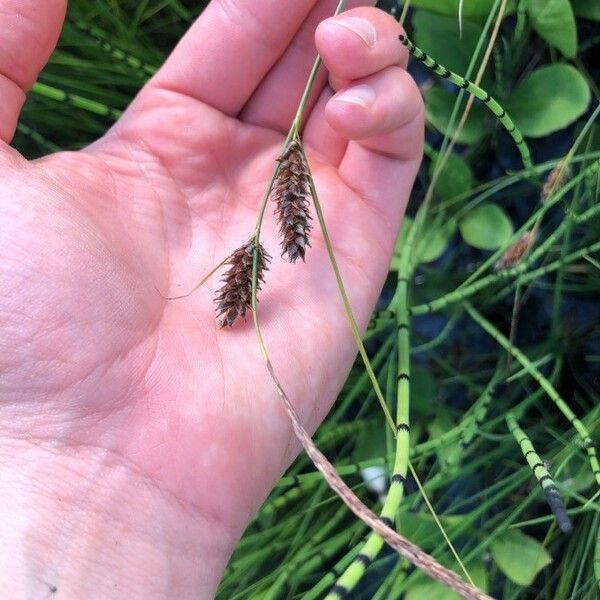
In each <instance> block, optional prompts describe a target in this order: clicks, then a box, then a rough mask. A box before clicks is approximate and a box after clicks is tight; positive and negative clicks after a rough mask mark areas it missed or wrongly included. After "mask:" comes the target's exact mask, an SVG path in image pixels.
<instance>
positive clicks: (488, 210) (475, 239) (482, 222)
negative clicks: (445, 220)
mask: <svg viewBox="0 0 600 600" xmlns="http://www.w3.org/2000/svg"><path fill="white" fill-rule="evenodd" d="M458 228H459V229H460V234H461V235H462V237H463V240H465V242H467V244H469V245H470V246H473V247H475V248H481V249H483V250H494V249H495V248H498V247H500V246H502V245H503V244H505V243H506V242H508V240H509V239H510V237H511V236H512V232H513V227H512V223H511V222H510V219H509V218H508V216H507V214H506V213H505V212H504V210H502V209H501V208H500V207H499V206H498V205H497V204H492V203H491V202H489V203H484V204H480V205H479V206H476V207H475V208H474V209H473V210H470V211H469V212H468V213H467V214H466V215H465V216H464V217H463V218H462V219H461V221H460V223H459V224H458Z"/></svg>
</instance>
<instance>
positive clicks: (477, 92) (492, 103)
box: [399, 35, 533, 169]
mask: <svg viewBox="0 0 600 600" xmlns="http://www.w3.org/2000/svg"><path fill="white" fill-rule="evenodd" d="M399 39H400V41H401V42H402V44H403V45H404V46H406V47H407V48H408V51H409V52H410V53H411V54H412V55H413V56H414V57H415V58H416V59H417V60H420V61H421V62H422V63H423V64H424V65H425V66H426V67H427V68H428V69H429V70H430V71H432V72H433V73H435V74H436V75H438V76H440V77H442V78H443V79H447V80H448V81H450V82H452V83H453V84H454V85H456V86H457V87H459V88H461V89H463V90H466V91H467V92H468V93H469V94H472V95H473V96H475V97H476V98H478V99H479V100H481V101H482V102H483V104H484V105H485V106H486V107H487V108H488V109H489V110H490V111H491V112H492V113H493V114H494V116H495V117H496V118H497V119H498V120H499V121H500V123H501V124H502V126H503V127H504V129H506V131H507V132H508V133H509V134H510V136H511V137H512V139H513V140H514V142H515V144H516V145H517V148H518V150H519V152H520V154H521V159H522V161H523V165H524V166H525V168H526V169H531V168H533V163H532V161H531V155H530V153H529V148H528V146H527V143H526V142H525V139H524V138H523V134H522V133H521V132H520V131H519V129H518V128H517V126H516V125H515V124H514V122H513V120H512V119H511V118H510V116H509V115H508V113H507V112H506V110H505V109H504V108H503V107H502V106H501V105H500V104H499V103H498V101H497V100H496V99H495V98H494V97H492V96H490V94H489V93H488V92H486V91H485V90H484V89H483V88H480V87H479V86H478V85H475V84H474V83H473V82H471V81H469V80H468V79H465V78H464V77H461V76H460V75H458V74H457V73H454V72H453V71H450V70H449V69H447V68H446V67H444V66H443V65H441V64H440V63H438V62H437V61H436V60H434V59H433V58H431V56H429V55H428V54H427V53H425V52H423V50H421V49H420V48H419V47H417V46H415V44H413V42H412V41H411V40H409V39H408V38H407V37H406V36H405V35H400V36H399Z"/></svg>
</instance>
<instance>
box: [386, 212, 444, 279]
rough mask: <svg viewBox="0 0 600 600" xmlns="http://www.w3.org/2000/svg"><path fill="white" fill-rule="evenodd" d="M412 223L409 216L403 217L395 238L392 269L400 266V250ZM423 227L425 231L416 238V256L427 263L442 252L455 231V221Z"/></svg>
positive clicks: (394, 269)
mask: <svg viewBox="0 0 600 600" xmlns="http://www.w3.org/2000/svg"><path fill="white" fill-rule="evenodd" d="M412 223H413V221H412V219H411V218H410V217H405V218H404V222H403V223H402V229H401V230H400V234H399V235H398V239H397V240H396V247H395V249H394V257H393V258H392V264H391V266H390V269H391V270H392V271H397V270H398V268H399V267H400V260H399V259H400V252H401V251H402V246H403V245H404V240H405V239H406V236H407V235H408V231H409V229H410V228H411V227H412ZM423 229H424V231H425V232H426V233H424V234H423V235H422V236H419V238H418V241H417V252H416V257H417V261H418V262H421V263H428V262H432V261H434V260H436V259H437V258H439V257H440V256H441V255H442V254H443V253H444V250H445V249H446V246H447V245H448V242H449V241H450V238H451V237H452V235H453V234H454V232H455V231H456V223H454V221H445V222H442V223H439V224H437V223H436V224H433V225H428V224H425V226H424V228H423Z"/></svg>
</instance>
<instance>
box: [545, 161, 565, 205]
mask: <svg viewBox="0 0 600 600" xmlns="http://www.w3.org/2000/svg"><path fill="white" fill-rule="evenodd" d="M569 179H571V168H570V167H569V165H568V164H566V163H565V161H564V160H561V161H560V162H559V163H558V164H557V165H556V166H555V167H554V169H552V171H550V173H549V174H548V178H547V179H546V181H545V183H544V187H543V188H542V195H541V199H542V202H545V201H546V200H547V199H548V198H549V197H550V196H551V195H552V194H553V193H554V192H558V191H559V190H560V188H562V187H563V186H564V185H565V183H567V181H569Z"/></svg>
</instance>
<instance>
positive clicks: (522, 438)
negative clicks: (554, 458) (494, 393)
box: [506, 413, 573, 533]
mask: <svg viewBox="0 0 600 600" xmlns="http://www.w3.org/2000/svg"><path fill="white" fill-rule="evenodd" d="M506 424H507V426H508V430H509V431H510V433H512V435H513V437H514V438H515V440H516V442H517V444H519V447H520V448H521V452H522V453H523V456H524V457H525V460H526V461H527V463H528V464H529V466H530V468H531V471H532V472H533V475H534V477H535V478H536V479H537V480H538V483H539V484H540V487H541V488H542V490H543V492H544V495H545V496H546V500H547V501H548V505H549V506H550V509H551V510H552V512H553V513H554V516H555V518H556V524H557V525H558V528H559V529H560V530H561V531H562V532H563V533H570V532H571V530H572V529H573V524H572V523H571V519H570V518H569V515H568V514H567V509H566V508H565V503H564V502H563V499H562V497H561V495H560V492H559V491H558V488H557V487H556V484H555V483H554V480H553V479H552V476H551V475H550V473H549V472H548V469H547V468H546V465H545V464H544V462H543V461H542V459H541V458H540V457H539V455H538V453H537V452H536V451H535V448H534V447H533V444H532V443H531V440H530V439H529V437H528V436H527V434H526V433H525V432H524V431H523V430H522V429H521V428H520V427H519V424H518V423H517V419H516V418H515V415H514V414H513V413H508V414H507V415H506Z"/></svg>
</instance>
